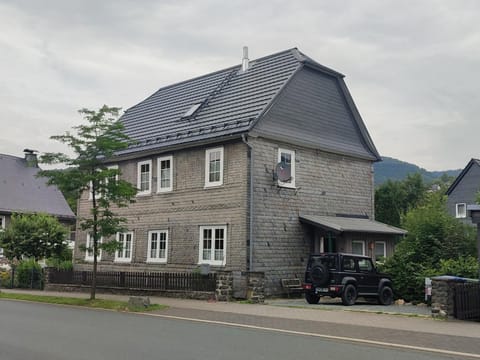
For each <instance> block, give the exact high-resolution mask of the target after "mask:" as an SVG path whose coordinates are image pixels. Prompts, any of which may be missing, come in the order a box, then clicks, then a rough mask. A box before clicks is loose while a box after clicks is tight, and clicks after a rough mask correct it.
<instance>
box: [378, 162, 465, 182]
mask: <svg viewBox="0 0 480 360" xmlns="http://www.w3.org/2000/svg"><path fill="white" fill-rule="evenodd" d="M382 159H383V161H380V162H377V163H375V164H374V165H373V168H374V170H375V185H376V186H378V185H381V184H382V183H384V182H385V181H387V180H392V181H396V180H403V179H405V178H406V177H407V175H408V174H413V173H420V174H421V175H422V177H423V180H424V181H425V182H426V183H429V182H431V181H433V180H435V179H438V178H440V177H441V176H442V175H444V174H446V175H448V176H453V177H456V176H457V175H458V174H459V173H460V172H461V171H462V169H457V170H445V171H428V170H425V169H423V168H421V167H419V166H417V165H415V164H410V163H407V162H405V161H401V160H397V159H394V158H390V157H387V156H382Z"/></svg>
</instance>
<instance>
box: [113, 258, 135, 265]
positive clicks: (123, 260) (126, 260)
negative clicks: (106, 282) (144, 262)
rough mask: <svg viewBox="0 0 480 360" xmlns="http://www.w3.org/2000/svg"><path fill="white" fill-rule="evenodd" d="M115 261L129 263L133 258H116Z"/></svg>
mask: <svg viewBox="0 0 480 360" xmlns="http://www.w3.org/2000/svg"><path fill="white" fill-rule="evenodd" d="M113 262H114V263H123V264H128V263H131V262H132V259H115V260H114V261H113Z"/></svg>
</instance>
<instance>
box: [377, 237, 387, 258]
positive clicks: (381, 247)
mask: <svg viewBox="0 0 480 360" xmlns="http://www.w3.org/2000/svg"><path fill="white" fill-rule="evenodd" d="M386 257H387V246H386V243H385V241H375V261H383V260H385V258H386Z"/></svg>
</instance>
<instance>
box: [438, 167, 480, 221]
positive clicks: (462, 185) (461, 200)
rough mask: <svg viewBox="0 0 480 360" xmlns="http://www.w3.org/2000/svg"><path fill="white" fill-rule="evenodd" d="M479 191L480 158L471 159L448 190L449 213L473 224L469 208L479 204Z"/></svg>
mask: <svg viewBox="0 0 480 360" xmlns="http://www.w3.org/2000/svg"><path fill="white" fill-rule="evenodd" d="M479 191H480V160H478V159H471V160H470V161H469V162H468V164H467V166H465V168H464V169H463V170H462V171H461V172H460V174H459V175H458V176H457V178H456V179H455V180H454V182H453V183H452V185H450V187H449V188H448V190H447V192H446V194H447V196H448V198H447V211H448V213H449V214H450V215H452V216H454V217H456V218H457V219H460V220H461V221H463V222H464V223H466V224H470V225H473V223H472V219H471V216H470V214H469V212H468V208H469V206H470V207H471V206H472V205H475V204H477V200H476V199H477V194H478V192H479Z"/></svg>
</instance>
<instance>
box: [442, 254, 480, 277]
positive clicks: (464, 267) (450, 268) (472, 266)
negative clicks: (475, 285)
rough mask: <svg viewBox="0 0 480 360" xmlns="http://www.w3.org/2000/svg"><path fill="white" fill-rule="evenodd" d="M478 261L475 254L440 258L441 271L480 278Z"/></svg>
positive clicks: (444, 273)
mask: <svg viewBox="0 0 480 360" xmlns="http://www.w3.org/2000/svg"><path fill="white" fill-rule="evenodd" d="M478 267H479V266H478V262H477V259H475V258H474V257H473V256H465V257H464V256H461V257H459V258H458V259H448V260H440V273H441V274H442V275H453V276H460V277H465V278H475V279H477V278H478Z"/></svg>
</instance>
